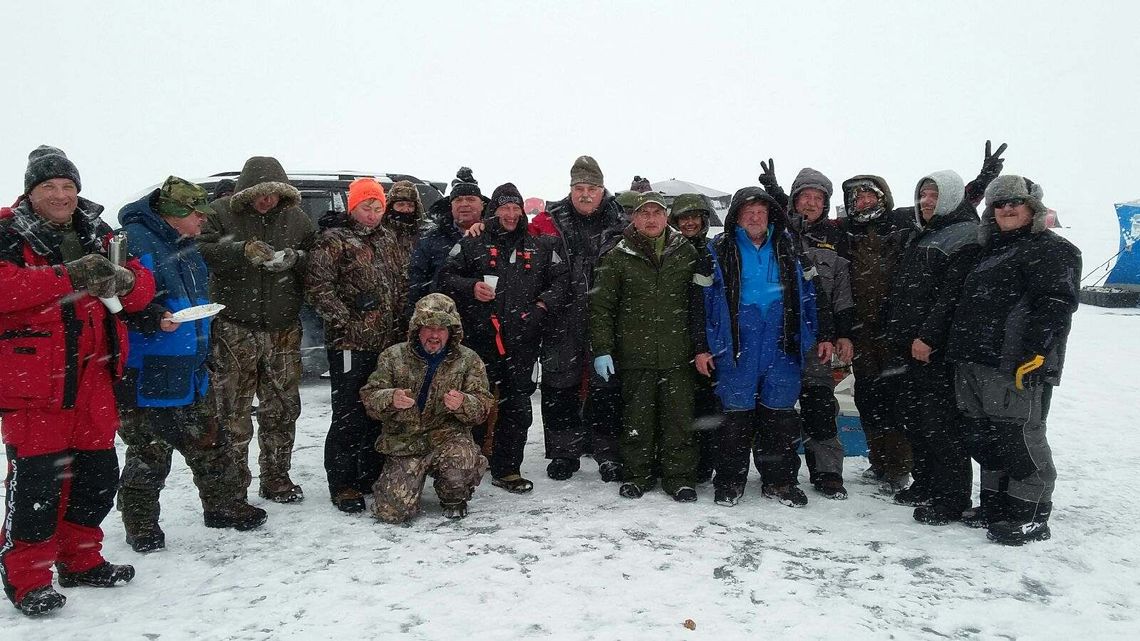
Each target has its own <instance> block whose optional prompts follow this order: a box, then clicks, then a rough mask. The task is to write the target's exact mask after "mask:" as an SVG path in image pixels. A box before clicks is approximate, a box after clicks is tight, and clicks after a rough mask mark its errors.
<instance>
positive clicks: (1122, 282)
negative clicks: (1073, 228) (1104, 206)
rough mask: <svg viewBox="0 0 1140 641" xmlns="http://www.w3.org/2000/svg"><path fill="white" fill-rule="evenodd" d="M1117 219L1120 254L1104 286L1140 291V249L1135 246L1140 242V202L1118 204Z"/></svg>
mask: <svg viewBox="0 0 1140 641" xmlns="http://www.w3.org/2000/svg"><path fill="white" fill-rule="evenodd" d="M1116 217H1117V219H1118V220H1119V221H1120V254H1119V255H1118V256H1117V257H1116V265H1115V266H1113V268H1112V271H1111V272H1109V274H1108V279H1107V280H1105V281H1104V284H1105V285H1112V286H1115V287H1119V288H1120V289H1129V290H1133V291H1140V249H1138V248H1137V247H1136V245H1135V243H1136V241H1137V240H1140V200H1134V201H1132V202H1130V203H1120V204H1118V205H1117V206H1116Z"/></svg>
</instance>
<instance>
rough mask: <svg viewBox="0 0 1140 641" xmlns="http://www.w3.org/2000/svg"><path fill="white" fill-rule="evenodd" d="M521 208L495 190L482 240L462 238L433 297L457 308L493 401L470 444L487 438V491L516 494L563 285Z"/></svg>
mask: <svg viewBox="0 0 1140 641" xmlns="http://www.w3.org/2000/svg"><path fill="white" fill-rule="evenodd" d="M522 205H523V198H522V194H520V193H519V190H518V189H517V188H516V187H515V186H514V185H513V184H511V183H506V184H504V185H500V186H498V187H496V188H495V192H494V193H493V194H492V195H491V202H490V204H489V205H488V210H489V212H490V213H491V217H490V218H489V219H488V220H487V223H486V227H485V228H484V230H483V232H482V234H480V235H479V236H465V237H464V238H463V239H461V240H460V241H459V243H457V244H456V245H455V247H453V248H452V250H451V254H450V256H449V257H448V259H447V263H445V264H444V266H443V269H442V270H441V271H440V273H439V288H440V290H441V291H442V292H443V293H445V294H448V295H450V296H451V297H452V298H453V299H454V300H455V301H456V303H457V305H458V308H459V313H460V317H461V318H462V319H463V326H464V328H465V331H464V344H466V345H467V346H468V347H470V348H471V349H473V350H475V353H477V354H478V355H479V357H480V358H482V359H483V363H484V364H485V365H486V367H487V374H488V376H489V377H490V381H491V386H492V389H493V391H494V392H495V397H496V399H497V407H496V409H497V412H495V413H494V416H493V418H492V421H493V425H491V426H489V427H490V429H491V430H493V434H492V435H488V434H486V433H485V432H486V430H476V443H481V444H485V443H486V441H487V440H488V438H487V437H488V436H491V438H490V442H491V447H490V450H489V451H487V453H488V454H489V455H490V459H491V484H492V485H494V486H495V487H501V488H503V489H505V490H507V491H508V492H513V493H516V494H522V493H525V492H529V491H530V490H531V489H533V488H534V484H533V483H532V482H531V481H529V480H528V479H525V478H523V477H522V475H521V466H522V460H523V449H524V448H525V447H526V437H527V430H529V429H530V424H531V421H532V416H531V406H530V397H531V394H533V393H534V391H535V389H536V388H537V383H536V382H535V373H536V372H535V362H536V361H537V360H538V356H539V353H540V344H541V341H542V334H543V331H542V330H543V327H544V326H545V325H546V322H547V321H546V319H547V318H548V315H551V314H558V313H561V311H562V309H563V307H564V306H565V301H566V297H567V294H568V284H569V283H568V279H569V273H568V270H567V264H566V262H565V261H564V260H562V257H561V256H559V255H558V251H557V249H558V244H559V243H558V242H557V240H556V239H555V238H552V237H549V236H547V237H535V236H531V235H529V234H528V233H527V226H526V215H525V214H524V213H523V210H522ZM480 432H483V433H480ZM484 449H486V447H485V446H484Z"/></svg>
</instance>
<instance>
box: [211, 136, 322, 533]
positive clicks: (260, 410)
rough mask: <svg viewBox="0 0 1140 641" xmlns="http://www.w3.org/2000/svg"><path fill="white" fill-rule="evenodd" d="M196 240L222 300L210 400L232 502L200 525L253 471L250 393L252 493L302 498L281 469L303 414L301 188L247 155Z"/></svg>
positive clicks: (240, 494) (272, 164)
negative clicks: (223, 444)
mask: <svg viewBox="0 0 1140 641" xmlns="http://www.w3.org/2000/svg"><path fill="white" fill-rule="evenodd" d="M211 206H212V207H213V209H214V213H212V214H211V215H210V216H209V217H208V218H207V219H206V226H205V228H204V229H203V231H202V236H201V241H200V243H199V247H200V248H201V250H202V256H203V257H204V258H205V259H206V264H207V265H209V267H210V294H211V299H212V300H213V301H214V302H218V303H222V304H223V305H225V306H226V308H225V309H224V310H222V312H221V313H220V314H219V316H218V318H217V319H215V320H214V323H213V326H212V328H211V337H210V338H211V341H210V350H211V353H210V371H211V372H212V373H213V374H214V380H213V385H211V387H210V392H211V395H212V407H211V410H212V411H214V412H215V415H216V416H217V417H218V419H219V421H220V422H221V425H220V427H221V429H222V431H223V433H224V434H225V436H226V438H228V439H229V455H230V456H231V457H232V458H233V465H232V466H230V467H229V468H228V469H230V470H232V472H231V473H230V474H229V475H228V478H227V479H226V484H227V486H228V487H229V488H230V491H229V493H230V504H231V509H230V510H228V511H227V512H219V513H214V514H213V515H207V519H206V521H207V522H206V525H207V526H208V527H232V521H231V520H230V519H229V518H228V516H227V514H236V513H240V512H241V511H244V510H245V508H244V507H242V504H244V503H245V502H246V491H247V490H248V488H249V485H250V482H251V481H252V475H251V474H250V471H249V442H250V440H252V438H253V421H252V418H251V410H252V405H253V396H254V394H255V393H256V394H257V400H258V407H257V425H258V432H257V440H258V445H259V446H260V449H261V454H260V456H259V457H258V463H259V464H260V468H261V478H260V487H259V490H258V494H259V495H260V496H261V497H262V498H266V499H269V500H271V501H274V502H276V503H293V502H297V501H300V500H302V499H303V498H304V493H303V492H302V490H301V486H299V485H297V484H296V483H294V482H293V481H292V480H291V479H290V478H289V468H290V465H291V462H292V456H293V439H294V435H295V432H296V429H297V417H298V416H300V414H301V396H300V392H299V385H300V382H301V321H300V317H299V314H300V311H301V303H302V302H303V300H304V283H305V270H306V269H307V267H308V262H309V261H308V251H309V250H310V249H312V247H313V243H314V242H315V240H316V227H315V226H314V225H313V221H312V220H311V219H310V218H309V215H308V214H306V213H305V210H304V209H302V208H301V193H300V192H299V191H297V189H296V188H295V187H293V186H292V185H290V184H289V178H288V176H287V175H286V174H285V170H284V169H283V168H282V167H281V163H279V162H278V161H277V159H276V158H270V157H267V156H254V157H253V158H250V159H249V160H247V161H246V163H245V166H244V167H243V168H242V170H241V175H239V176H238V180H237V184H236V186H235V188H234V194H233V195H232V196H228V197H225V198H222V199H221V200H216V201H214V202H213V203H212V204H211Z"/></svg>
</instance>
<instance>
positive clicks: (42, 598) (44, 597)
mask: <svg viewBox="0 0 1140 641" xmlns="http://www.w3.org/2000/svg"><path fill="white" fill-rule="evenodd" d="M64 603H67V597H65V596H63V595H62V594H60V593H59V592H56V591H55V588H53V587H51V586H50V585H45V586H44V587H42V588H36V589H34V590H29V591H28V593H27V594H25V595H24V598H22V599H20V600H19V601H17V602H16V609H17V610H19V611H20V612H23V613H24V614H25V615H27V616H30V617H38V616H42V615H45V614H47V613H49V612H55V611H56V610H58V609H60V608H62V607H63V604H64Z"/></svg>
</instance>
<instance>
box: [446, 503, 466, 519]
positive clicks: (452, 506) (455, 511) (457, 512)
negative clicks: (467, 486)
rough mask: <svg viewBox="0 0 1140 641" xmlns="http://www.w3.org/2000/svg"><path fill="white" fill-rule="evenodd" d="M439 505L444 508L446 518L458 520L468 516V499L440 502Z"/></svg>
mask: <svg viewBox="0 0 1140 641" xmlns="http://www.w3.org/2000/svg"><path fill="white" fill-rule="evenodd" d="M439 506H440V507H441V508H443V516H444V518H448V519H452V520H457V519H462V518H465V517H466V516H467V501H459V502H457V503H440V504H439Z"/></svg>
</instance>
